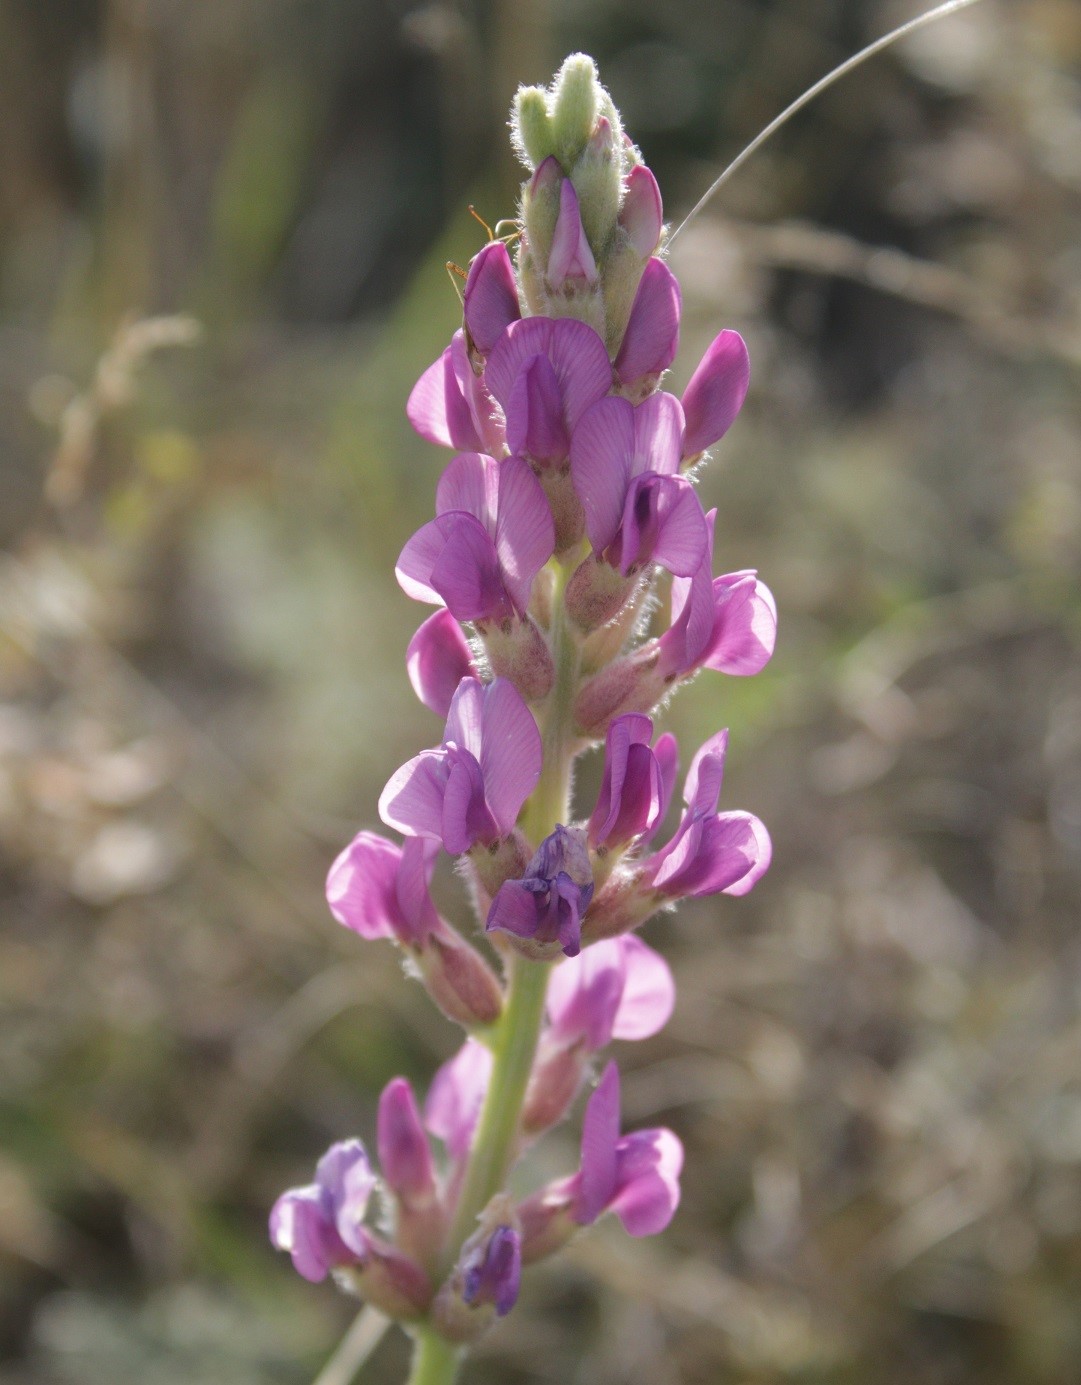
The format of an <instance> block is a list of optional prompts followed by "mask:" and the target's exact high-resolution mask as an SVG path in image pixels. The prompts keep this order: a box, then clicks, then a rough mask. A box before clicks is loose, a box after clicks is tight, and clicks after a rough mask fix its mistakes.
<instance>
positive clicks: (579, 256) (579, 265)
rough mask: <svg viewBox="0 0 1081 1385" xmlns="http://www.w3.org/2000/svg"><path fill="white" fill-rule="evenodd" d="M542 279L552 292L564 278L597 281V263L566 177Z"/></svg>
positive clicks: (564, 280) (563, 281)
mask: <svg viewBox="0 0 1081 1385" xmlns="http://www.w3.org/2000/svg"><path fill="white" fill-rule="evenodd" d="M545 278H546V279H547V280H548V283H549V285H550V287H551V288H553V289H560V288H562V287H563V285H564V283H566V281H567V280H568V279H581V280H583V281H584V282H585V283H587V284H595V283H596V282H597V262H596V260H594V258H593V251H592V250H591V249H590V248H589V241H588V240H587V239H586V233H585V227H584V226H583V225H582V217H581V213H580V211H579V208H578V194H577V193H576V192H575V190H574V184H573V183H572V182H571V180H570V179H569V178H564V180H563V186H562V187H561V188H560V189H559V214H558V216H557V217H556V224H555V232H554V233H553V236H552V248H551V250H550V251H549V253H548V268H547V272H546V274H545Z"/></svg>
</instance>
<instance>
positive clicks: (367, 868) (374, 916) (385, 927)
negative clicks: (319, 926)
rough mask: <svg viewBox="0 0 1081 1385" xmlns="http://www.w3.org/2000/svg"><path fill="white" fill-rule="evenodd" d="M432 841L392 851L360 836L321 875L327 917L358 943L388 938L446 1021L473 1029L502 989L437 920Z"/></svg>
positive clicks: (489, 1014) (370, 836)
mask: <svg viewBox="0 0 1081 1385" xmlns="http://www.w3.org/2000/svg"><path fill="white" fill-rule="evenodd" d="M438 854H439V843H438V842H437V841H434V840H432V839H431V838H429V837H407V838H406V841H405V843H404V845H403V846H395V845H394V843H393V842H388V841H387V840H386V838H385V837H380V836H378V835H377V834H376V833H374V832H360V833H358V834H357V836H356V837H354V839H353V840H352V841H351V842H350V843H349V845H348V846H347V847H346V848H345V850H344V851H342V852H341V853H340V854H339V856H338V858H337V859H336V860H335V862H334V864H333V865H332V866H331V868H330V873H329V875H328V876H327V903H328V904H329V905H330V912H331V913H332V914H333V915H334V917H335V918H336V919H337V920H338V922H339V923H340V924H342V925H343V926H344V927H346V928H348V929H350V930H351V931H352V932H354V933H357V934H359V936H360V937H362V938H368V939H376V938H390V939H392V940H393V941H394V942H396V943H398V945H399V946H401V947H403V948H404V949H405V950H406V951H407V952H408V953H409V955H410V956H411V958H412V959H413V961H414V963H415V964H416V971H417V973H418V975H419V977H420V980H421V981H422V982H423V983H424V986H425V988H426V989H427V991H428V994H429V995H430V996H431V997H432V999H433V1000H434V1001H435V1003H436V1004H437V1005H438V1006H439V1008H440V1009H441V1010H442V1011H443V1013H444V1014H445V1015H446V1016H447V1017H448V1018H449V1019H452V1020H454V1021H455V1022H456V1023H457V1024H461V1025H464V1026H465V1027H466V1028H472V1027H473V1026H475V1025H478V1024H494V1022H495V1021H496V1020H497V1019H498V1018H499V1015H500V1012H501V1010H502V1008H503V990H502V987H501V986H500V984H499V982H498V981H497V980H496V977H495V974H494V972H493V971H492V969H491V967H490V966H489V965H488V963H487V962H486V961H485V960H484V958H483V957H482V956H481V955H480V953H479V952H477V951H476V949H475V948H473V947H471V946H470V944H469V943H467V942H466V941H465V939H464V938H462V937H461V935H460V934H458V933H456V932H455V930H454V929H453V928H451V926H450V925H449V924H448V923H447V922H446V921H445V920H444V919H443V918H441V917H440V915H439V913H438V911H437V910H436V907H435V904H434V902H433V900H432V897H431V893H430V888H429V887H430V884H431V878H432V871H433V869H434V867H435V858H436V856H437V855H438Z"/></svg>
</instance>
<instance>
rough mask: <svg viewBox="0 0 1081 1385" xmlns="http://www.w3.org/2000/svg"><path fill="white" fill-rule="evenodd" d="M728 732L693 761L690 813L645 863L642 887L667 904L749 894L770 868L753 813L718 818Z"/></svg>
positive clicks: (687, 795) (686, 791) (687, 786)
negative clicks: (673, 900) (713, 895)
mask: <svg viewBox="0 0 1081 1385" xmlns="http://www.w3.org/2000/svg"><path fill="white" fill-rule="evenodd" d="M727 748H728V732H727V731H719V732H718V733H717V735H715V736H712V737H711V738H710V739H709V740H708V741H706V743H705V745H703V746H702V748H701V749H700V750H699V752H698V754H697V755H696V756H695V757H694V759H693V760H692V761H691V767H690V769H689V770H688V771H687V778H686V781H685V783H684V786H683V801H684V803H686V805H687V812H686V813H685V814H684V815H683V819H682V821H681V822H680V824H679V827H678V828H677V829H676V833H675V836H674V837H673V838H672V840H671V841H670V842H669V843H668V844H667V846H664V847H662V848H661V850H660V851H658V852H656V853H655V854H654V855H652V856H649V857H647V858H646V859H645V860H644V861H643V862H642V863H641V864H642V882H643V884H644V885H645V886H647V887H651V888H652V889H653V890H654V891H656V893H657V894H659V895H661V896H662V897H665V898H668V899H685V898H692V899H697V898H699V897H701V896H702V895H710V894H732V895H743V894H746V893H747V892H748V891H749V890H750V889H751V888H752V887H753V886H754V884H755V883H756V881H758V880H759V879H761V877H762V876H763V875H765V873H766V871H767V870H768V868H769V863H770V857H771V855H772V850H773V848H772V845H771V843H770V838H769V833H768V832H767V831H766V828H765V826H764V824H763V823H761V822H760V821H759V820H758V818H756V817H754V816H753V815H752V814H751V813H744V812H739V811H735V812H727V813H719V812H718V811H717V804H718V802H719V800H720V796H721V782H722V779H723V777H724V760H725V753H726V751H727Z"/></svg>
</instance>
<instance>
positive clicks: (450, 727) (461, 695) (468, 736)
mask: <svg viewBox="0 0 1081 1385" xmlns="http://www.w3.org/2000/svg"><path fill="white" fill-rule="evenodd" d="M486 697H487V690H486V688H485V685H484V684H483V683H482V682H481V681H480V679H479V678H463V679H462V681H461V682H460V683H459V684H458V687H457V688H456V689H455V693H454V696H453V697H452V698H451V703H450V711H449V712H448V713H447V725H446V729H445V730H444V732H443V740H444V742H446V743H448V744H449V743H451V742H453V744H454V745H457V746H461V748H462V749H463V750H468V751H469V753H470V754H471V755H473V756H475V757H477V758H478V759H479V757H480V750H481V744H482V741H483V734H484V731H483V728H484V704H485V701H486Z"/></svg>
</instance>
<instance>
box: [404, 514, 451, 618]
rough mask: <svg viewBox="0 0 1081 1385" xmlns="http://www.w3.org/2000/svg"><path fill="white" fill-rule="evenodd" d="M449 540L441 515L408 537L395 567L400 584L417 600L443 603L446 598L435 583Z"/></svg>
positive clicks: (407, 593)
mask: <svg viewBox="0 0 1081 1385" xmlns="http://www.w3.org/2000/svg"><path fill="white" fill-rule="evenodd" d="M445 544H446V536H445V528H444V526H443V524H442V523H441V521H440V520H439V519H432V520H429V521H428V523H427V524H425V525H422V526H421V528H419V529H418V530H417V532H416V533H415V534H414V535H413V537H412V538H411V539H407V540H406V543H405V547H404V548H403V549H402V551H401V553H400V554H399V555H398V561H397V563H396V564H395V567H394V575H395V577H397V579H398V585H399V587H401V589H402V591H403V592H405V594H406V596H411V597H412V598H413V600H414V601H428V602H434V603H435V604H436V605H442V604H443V598H442V597H441V596H440V595H439V593H438V592H437V591H436V589H435V588H434V587H433V586H432V569H433V568H434V567H435V565H436V563H437V562H438V560H439V555H440V554H441V553H442V552H443V548H444V546H445Z"/></svg>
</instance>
